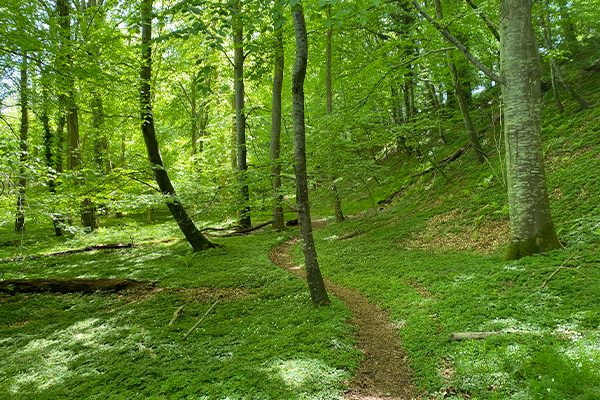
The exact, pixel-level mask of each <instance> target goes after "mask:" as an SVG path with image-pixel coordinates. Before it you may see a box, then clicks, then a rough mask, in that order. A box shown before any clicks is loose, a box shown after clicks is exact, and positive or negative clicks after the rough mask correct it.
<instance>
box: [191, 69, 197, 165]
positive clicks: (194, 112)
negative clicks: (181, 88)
mask: <svg viewBox="0 0 600 400" xmlns="http://www.w3.org/2000/svg"><path fill="white" fill-rule="evenodd" d="M197 86H198V75H197V74H194V75H193V76H192V83H191V87H190V99H189V100H190V112H191V114H192V115H191V116H190V118H191V126H190V131H191V132H190V133H191V140H192V156H193V155H195V154H196V153H197V152H198V104H197V101H196V97H197V95H198V90H197Z"/></svg>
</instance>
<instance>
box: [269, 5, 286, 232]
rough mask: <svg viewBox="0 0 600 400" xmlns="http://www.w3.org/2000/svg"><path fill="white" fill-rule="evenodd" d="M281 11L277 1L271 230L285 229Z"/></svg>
mask: <svg viewBox="0 0 600 400" xmlns="http://www.w3.org/2000/svg"><path fill="white" fill-rule="evenodd" d="M282 13H283V10H282V8H281V6H280V3H279V1H278V0H275V5H274V10H273V14H274V29H275V59H274V70H273V100H272V106H271V142H270V145H269V150H270V157H271V185H272V187H273V229H275V230H277V231H281V230H284V229H285V221H284V220H283V207H282V202H283V196H282V195H281V160H280V156H281V90H282V88H283V69H284V63H285V57H284V49H283V28H282V26H281V24H282V23H283V22H282V20H283V16H282Z"/></svg>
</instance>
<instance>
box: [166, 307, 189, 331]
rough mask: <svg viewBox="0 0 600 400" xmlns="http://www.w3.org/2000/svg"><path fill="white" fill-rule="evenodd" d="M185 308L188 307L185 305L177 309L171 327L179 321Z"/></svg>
mask: <svg viewBox="0 0 600 400" xmlns="http://www.w3.org/2000/svg"><path fill="white" fill-rule="evenodd" d="M185 306H186V304H183V305H181V306H179V307H178V308H177V310H175V312H174V313H173V318H171V320H170V321H169V326H173V324H174V323H175V322H176V321H177V319H178V318H179V316H180V315H181V313H182V312H183V309H184V308H185Z"/></svg>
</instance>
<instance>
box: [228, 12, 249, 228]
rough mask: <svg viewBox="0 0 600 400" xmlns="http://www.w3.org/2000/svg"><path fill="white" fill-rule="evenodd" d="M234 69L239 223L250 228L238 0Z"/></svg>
mask: <svg viewBox="0 0 600 400" xmlns="http://www.w3.org/2000/svg"><path fill="white" fill-rule="evenodd" d="M232 20H233V71H234V92H235V127H236V138H237V167H238V179H239V186H240V201H241V203H242V204H241V205H242V207H241V209H240V219H239V225H240V226H241V227H242V228H244V229H248V228H250V227H251V226H252V221H251V219H250V205H249V204H248V203H249V201H250V190H249V188H248V182H247V175H248V164H247V148H246V110H245V107H246V106H245V99H244V97H245V89H244V58H245V55H244V24H243V19H242V3H241V1H240V0H236V1H235V2H234V4H233V16H232Z"/></svg>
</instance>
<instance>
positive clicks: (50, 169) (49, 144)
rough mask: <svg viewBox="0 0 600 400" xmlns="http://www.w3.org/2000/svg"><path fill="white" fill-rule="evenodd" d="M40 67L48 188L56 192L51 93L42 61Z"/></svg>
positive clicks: (39, 63)
mask: <svg viewBox="0 0 600 400" xmlns="http://www.w3.org/2000/svg"><path fill="white" fill-rule="evenodd" d="M38 69H39V71H40V81H41V86H42V112H41V115H40V122H41V123H42V126H43V128H44V135H43V140H44V159H45V161H46V168H47V176H48V190H49V191H50V193H54V192H56V184H55V182H54V176H55V173H56V172H55V171H56V169H55V167H56V164H55V162H54V161H55V160H54V154H55V151H56V148H55V137H54V136H55V135H53V134H52V128H51V127H50V116H49V114H48V104H49V102H50V93H49V90H48V73H47V71H46V70H45V69H44V67H43V66H42V63H41V61H40V62H38Z"/></svg>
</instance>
